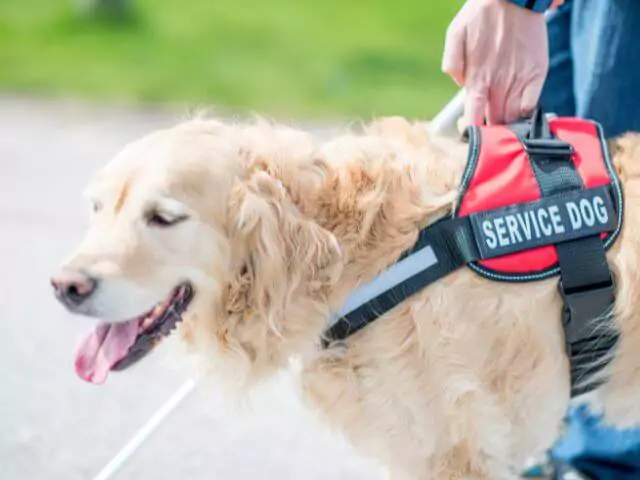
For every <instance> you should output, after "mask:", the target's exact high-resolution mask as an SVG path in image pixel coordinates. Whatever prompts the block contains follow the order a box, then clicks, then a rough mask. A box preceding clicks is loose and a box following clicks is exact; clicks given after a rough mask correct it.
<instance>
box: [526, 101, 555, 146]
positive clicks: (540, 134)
mask: <svg viewBox="0 0 640 480" xmlns="http://www.w3.org/2000/svg"><path fill="white" fill-rule="evenodd" d="M526 138H527V139H529V140H537V139H545V140H550V139H552V138H553V135H551V129H550V128H549V122H548V121H547V116H546V115H545V114H544V111H543V110H542V107H540V106H538V107H536V109H535V110H534V111H533V113H532V115H531V127H530V129H529V133H528V134H527V136H526Z"/></svg>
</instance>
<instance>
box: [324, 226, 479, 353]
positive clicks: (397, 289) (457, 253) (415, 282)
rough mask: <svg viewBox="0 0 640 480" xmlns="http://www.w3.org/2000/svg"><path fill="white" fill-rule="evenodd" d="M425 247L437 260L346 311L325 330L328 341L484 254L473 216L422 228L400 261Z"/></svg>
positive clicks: (369, 319)
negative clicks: (474, 227) (472, 219)
mask: <svg viewBox="0 0 640 480" xmlns="http://www.w3.org/2000/svg"><path fill="white" fill-rule="evenodd" d="M425 248H431V249H432V250H433V254H434V255H435V259H436V263H435V264H433V265H432V266H431V267H429V268H427V269H425V270H422V271H420V272H418V273H417V274H415V275H413V276H412V277H410V278H408V279H406V280H404V281H402V282H401V283H399V284H397V285H396V286H394V287H393V288H391V289H389V290H387V291H385V292H383V293H382V294H380V295H378V296H377V297H375V298H373V299H371V300H370V301H368V302H366V303H365V304H363V305H360V306H359V307H358V308H356V309H355V310H352V311H350V312H347V313H345V314H344V315H343V316H342V317H340V319H338V321H337V322H336V323H335V324H334V325H333V326H332V327H331V328H329V329H328V330H327V331H326V332H325V334H324V339H323V343H324V345H325V346H326V345H327V344H329V343H330V342H332V341H336V340H344V339H345V338H347V337H348V336H349V335H352V334H354V333H355V332H357V331H358V330H361V329H362V328H364V327H365V326H367V325H368V324H369V323H370V322H372V321H373V320H375V319H376V318H378V317H380V316H382V315H383V314H384V313H386V312H388V311H389V310H391V309H393V308H394V307H396V306H397V305H399V304H401V303H402V302H404V301H405V300H406V299H407V298H409V297H411V296H412V295H414V294H416V293H418V292H419V291H421V290H422V289H423V288H425V287H427V286H428V285H430V284H432V283H433V282H435V281H437V280H439V279H441V278H443V277H445V276H447V275H449V274H450V273H452V272H453V271H455V270H457V269H458V268H460V267H462V266H464V265H467V264H468V263H470V262H473V261H476V260H479V259H480V258H481V257H480V253H479V251H478V247H477V245H476V241H475V239H474V236H473V231H472V229H471V225H470V219H469V217H464V218H457V219H450V218H446V219H443V220H441V221H439V222H437V223H435V224H433V225H431V226H429V227H428V228H425V229H423V230H421V231H420V233H419V235H418V240H417V242H416V243H415V245H414V246H413V248H411V249H410V250H407V251H406V252H405V253H403V255H402V256H401V257H400V259H398V262H400V261H402V260H403V259H405V258H408V257H410V256H411V255H414V254H415V253H416V252H419V251H421V250H423V249H425Z"/></svg>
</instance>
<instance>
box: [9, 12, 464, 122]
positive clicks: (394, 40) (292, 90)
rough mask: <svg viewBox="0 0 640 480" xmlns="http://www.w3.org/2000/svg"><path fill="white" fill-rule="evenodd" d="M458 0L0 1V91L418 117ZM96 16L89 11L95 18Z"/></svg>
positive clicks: (429, 111) (429, 99)
mask: <svg viewBox="0 0 640 480" xmlns="http://www.w3.org/2000/svg"><path fill="white" fill-rule="evenodd" d="M462 3H463V0H367V1H365V0H0V89H1V90H2V91H4V92H14V93H27V94H29V93H37V94H47V95H57V96H71V97H81V98H88V99H92V100H101V101H117V102H120V103H122V102H129V103H157V102H160V103H175V102H180V103H188V104H189V105H195V106H203V105H216V106H221V107H223V108H226V109H230V111H233V110H239V111H251V112H257V113H262V114H269V115H276V116H278V115H286V116H293V117H296V118H299V119H314V120H328V119H344V118H345V117H346V118H353V117H364V118H368V117H371V116H380V115H389V114H401V115H406V116H410V117H417V118H426V117H429V116H432V115H433V114H434V113H435V112H437V111H438V110H439V109H440V108H441V107H442V106H443V105H444V104H445V103H446V101H447V100H448V98H449V97H450V96H451V95H452V94H453V93H454V91H455V85H454V84H453V83H452V82H451V81H450V80H449V79H448V78H447V77H445V76H444V75H443V74H442V73H441V72H440V59H441V55H442V45H443V41H444V34H445V30H446V27H447V25H448V23H449V22H450V21H451V19H452V18H453V16H454V15H455V12H456V11H457V10H458V9H459V8H460V5H461V4H462ZM96 6H97V7H96Z"/></svg>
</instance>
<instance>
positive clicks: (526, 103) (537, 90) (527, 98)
mask: <svg viewBox="0 0 640 480" xmlns="http://www.w3.org/2000/svg"><path fill="white" fill-rule="evenodd" d="M544 80H545V79H544V78H542V79H541V80H538V79H536V80H533V81H531V82H529V83H528V84H527V86H526V87H524V91H523V92H522V100H521V102H520V112H519V113H520V116H521V117H528V116H530V115H531V112H533V110H534V109H535V108H536V106H537V105H538V101H540V94H541V93H542V87H543V86H544Z"/></svg>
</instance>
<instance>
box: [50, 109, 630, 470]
mask: <svg viewBox="0 0 640 480" xmlns="http://www.w3.org/2000/svg"><path fill="white" fill-rule="evenodd" d="M612 149H613V151H614V155H615V165H616V168H617V170H618V172H619V174H620V177H621V180H622V183H623V185H624V191H625V197H626V206H625V214H624V215H625V224H624V230H623V232H622V235H621V238H620V239H619V240H618V241H617V244H616V245H615V246H614V248H613V249H612V250H611V251H610V252H609V253H608V258H609V261H610V264H611V266H612V268H613V269H614V271H615V274H616V277H617V303H616V307H615V322H616V323H617V327H618V328H619V329H620V332H621V340H620V343H619V345H618V347H617V349H616V351H615V357H614V359H613V361H612V362H611V364H610V365H609V367H608V369H607V372H606V373H607V376H606V379H607V382H606V383H605V385H604V386H602V387H601V388H600V389H599V391H598V395H599V399H600V401H601V403H602V405H603V406H604V407H605V408H606V411H607V414H608V418H609V419H610V420H611V421H613V422H615V423H616V424H619V425H630V424H633V423H634V422H637V421H639V420H640V409H639V408H637V407H636V406H635V405H636V403H637V402H638V401H639V400H640V351H639V350H638V349H639V348H640V307H638V300H639V299H640V270H639V266H640V258H639V255H640V137H635V136H627V137H624V138H622V139H620V140H618V141H617V142H615V143H614V144H613V146H612ZM465 159H466V148H465V147H464V145H461V144H458V143H456V142H451V143H448V142H447V141H445V140H442V139H437V138H430V135H429V134H428V133H427V132H426V129H425V127H424V125H420V124H410V123H409V122H407V121H405V120H403V119H399V118H391V119H384V120H380V121H377V122H375V123H373V124H372V125H370V126H369V127H368V128H366V129H365V131H364V132H363V133H359V134H356V133H347V134H345V135H344V136H342V137H338V138H335V139H333V140H331V141H328V142H322V141H320V140H318V139H316V138H314V137H313V136H312V135H309V134H307V133H304V132H302V131H298V130H295V129H292V128H287V127H282V126H277V125H272V124H267V123H262V122H254V123H248V124H234V125H231V124H225V123H221V122H218V121H214V120H209V119H194V120H191V121H187V122H185V123H183V124H180V125H178V126H176V127H174V128H171V129H168V130H163V131H158V132H155V133H152V134H151V135H149V136H147V137H145V138H142V139H141V140H138V141H136V142H134V143H132V144H130V145H128V146H127V147H126V148H125V149H124V150H123V151H122V152H121V153H119V154H118V155H117V157H116V158H115V159H114V160H113V161H112V162H111V163H110V164H109V165H107V166H106V168H104V169H103V170H102V171H101V172H99V173H98V174H97V175H96V177H95V178H94V179H93V180H92V182H91V184H90V186H89V188H88V190H87V195H88V197H89V198H90V200H91V202H92V205H93V213H92V217H91V223H90V227H89V231H88V233H87V235H86V238H85V239H84V240H83V242H82V243H81V245H80V246H79V247H78V249H77V251H76V253H75V254H73V255H72V256H71V258H70V259H69V260H68V261H67V262H66V263H65V265H64V267H63V268H62V270H61V272H60V273H59V274H58V275H56V276H55V277H54V278H53V279H52V283H53V284H54V287H55V291H56V294H57V295H58V297H59V298H60V300H61V301H62V302H63V303H64V304H65V305H66V306H67V307H68V308H69V309H70V310H71V311H73V312H76V313H80V314H84V315H88V316H92V317H97V318H100V319H104V320H106V322H105V323H102V324H100V325H99V326H98V327H97V328H96V330H95V331H94V332H93V333H92V334H90V335H89V336H88V337H87V338H86V339H85V340H84V341H83V343H82V344H81V346H80V347H79V350H78V353H77V357H76V369H77V371H78V374H79V375H80V376H82V377H83V378H85V379H86V380H89V381H93V382H96V383H99V382H102V381H104V380H105V378H106V376H107V374H108V373H109V371H110V370H118V369H123V368H125V367H127V366H128V365H130V364H132V363H134V362H135V361H136V360H138V359H139V358H141V357H143V356H144V355H145V354H146V353H147V352H148V351H149V350H150V349H151V348H152V347H153V345H155V344H156V343H157V342H158V341H160V340H161V339H162V338H163V337H164V336H166V335H168V334H169V332H170V331H171V330H172V329H173V328H174V327H177V332H178V334H179V336H180V337H181V338H182V339H183V340H184V342H186V345H187V346H188V349H189V350H191V351H193V352H194V353H195V354H196V355H197V356H198V357H199V358H200V359H201V360H202V364H203V365H204V366H205V367H207V368H209V369H212V370H217V371H219V372H222V373H223V374H226V375H227V377H228V379H231V380H233V381H236V382H237V383H239V384H243V385H251V384H252V383H255V382H258V381H259V380H261V379H264V378H266V377H267V376H269V375H271V374H273V373H274V372H276V371H278V370H280V369H283V368H286V367H287V365H288V361H289V359H291V358H298V359H300V361H301V363H302V366H303V368H302V374H301V382H302V388H303V391H304V393H305V396H306V399H307V400H308V402H309V403H310V405H311V406H312V407H313V408H316V409H318V410H319V411H320V412H321V415H322V418H323V419H324V420H325V421H326V422H328V423H329V424H331V425H333V426H337V427H338V428H339V429H340V430H341V431H343V432H344V433H345V434H346V435H347V437H348V438H349V439H350V441H351V442H352V443H353V444H354V445H355V447H356V448H357V449H358V450H359V451H360V452H361V453H362V454H363V455H366V456H370V457H374V458H376V459H378V460H379V461H380V462H382V463H383V464H384V465H386V466H387V467H388V470H389V472H390V475H391V478H394V479H401V478H402V479H404V478H406V479H413V480H415V479H432V478H438V479H490V480H500V479H508V478H515V477H516V476H517V472H518V471H519V470H520V468H521V467H522V466H523V463H524V461H525V458H526V457H527V456H528V455H529V454H531V453H533V452H537V451H540V450H542V449H545V448H547V447H548V446H549V445H551V444H552V442H553V441H554V439H555V438H556V437H557V436H558V434H559V430H560V426H561V423H562V418H563V414H564V412H565V409H566V408H567V403H568V401H569V383H570V382H569V373H568V362H567V358H566V356H565V350H564V348H565V346H564V340H563V330H562V326H561V321H560V309H561V300H560V298H559V295H558V293H557V286H556V284H557V279H552V280H548V281H541V282H538V283H529V284H525V285H516V284H506V283H495V282H491V281H488V280H486V279H484V278H481V277H480V276H478V275H476V274H474V273H473V272H472V271H470V270H469V269H460V270H458V271H457V272H455V273H453V274H451V275H449V276H448V277H446V278H444V279H443V280H441V281H439V282H437V283H436V284H433V285H431V286H429V287H428V288H426V289H424V290H423V291H421V292H420V293H419V294H417V295H415V296H414V297H412V298H410V299H409V300H407V301H406V302H404V303H403V304H402V305H400V306H399V307H397V308H395V309H394V310H392V311H390V312H389V313H388V314H386V315H384V316H383V317H382V318H380V319H379V320H377V321H376V322H373V323H372V324H371V325H369V326H367V327H366V328H364V329H363V330H361V331H359V332H358V333H357V334H355V335H353V336H352V337H349V338H348V339H347V340H346V341H345V342H339V343H337V344H334V345H331V346H330V347H329V348H326V349H324V348H322V347H321V346H320V345H321V342H320V339H321V337H322V334H323V331H324V330H325V328H326V326H327V323H328V322H329V319H330V318H331V312H333V311H336V310H337V309H338V308H339V307H340V306H341V304H342V302H343V301H344V300H345V298H346V297H347V296H348V295H349V293H350V292H352V291H353V290H354V289H355V288H356V286H357V285H359V284H361V283H362V282H365V281H367V280H369V279H371V278H373V277H374V276H376V275H377V274H379V273H380V272H381V271H382V270H383V269H385V268H386V267H388V266H389V265H391V264H392V263H393V262H394V261H395V260H396V259H398V257H399V256H400V255H401V253H402V252H403V251H404V250H405V249H407V248H409V247H410V246H411V245H412V244H413V243H414V241H415V240H416V236H417V234H418V231H419V230H420V229H421V228H423V227H425V226H426V225H429V224H430V223H431V222H433V221H434V220H436V219H438V218H441V217H443V216H446V215H447V214H449V213H450V212H451V210H452V208H453V206H454V202H455V201H456V193H457V188H458V186H459V183H460V176H461V173H462V170H463V167H464V163H465Z"/></svg>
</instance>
